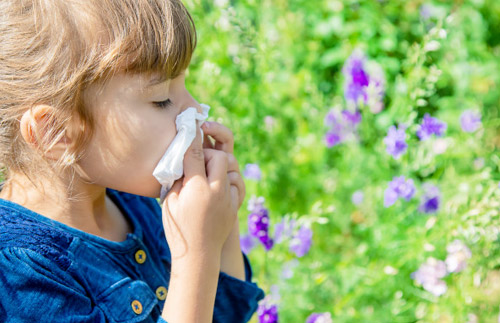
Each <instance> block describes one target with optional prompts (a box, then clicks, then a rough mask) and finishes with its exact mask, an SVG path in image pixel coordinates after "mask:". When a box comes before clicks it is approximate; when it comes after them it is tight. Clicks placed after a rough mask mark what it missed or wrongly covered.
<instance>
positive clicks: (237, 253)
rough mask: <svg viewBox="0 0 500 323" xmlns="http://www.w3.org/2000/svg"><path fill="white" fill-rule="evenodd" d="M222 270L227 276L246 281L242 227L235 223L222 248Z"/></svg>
mask: <svg viewBox="0 0 500 323" xmlns="http://www.w3.org/2000/svg"><path fill="white" fill-rule="evenodd" d="M220 270H221V271H222V272H225V273H226V274H228V275H230V276H233V277H235V278H238V279H240V280H245V266H244V261H243V254H242V253H241V246H240V226H239V222H238V221H237V220H236V221H234V227H233V230H232V231H231V233H230V234H229V237H228V238H227V240H226V242H225V243H224V246H223V247H222V255H221V263H220Z"/></svg>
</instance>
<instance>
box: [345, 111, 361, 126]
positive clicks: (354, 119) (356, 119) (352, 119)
mask: <svg viewBox="0 0 500 323" xmlns="http://www.w3.org/2000/svg"><path fill="white" fill-rule="evenodd" d="M342 117H343V118H344V121H346V122H349V123H351V124H352V125H353V126H354V125H357V124H358V123H360V122H361V113H360V112H359V110H356V111H354V112H351V111H349V110H343V111H342Z"/></svg>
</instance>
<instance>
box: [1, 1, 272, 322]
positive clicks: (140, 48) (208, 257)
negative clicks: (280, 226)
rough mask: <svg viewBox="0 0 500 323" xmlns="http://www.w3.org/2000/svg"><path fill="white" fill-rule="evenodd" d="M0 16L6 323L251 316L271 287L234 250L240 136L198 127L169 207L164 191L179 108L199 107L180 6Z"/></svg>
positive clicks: (26, 4) (17, 11) (16, 7)
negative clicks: (160, 176) (163, 167)
mask: <svg viewBox="0 0 500 323" xmlns="http://www.w3.org/2000/svg"><path fill="white" fill-rule="evenodd" d="M0 12H1V13H2V14H1V16H0V43H1V44H2V46H1V47H0V111H1V112H0V120H1V127H0V129H1V134H0V138H1V140H0V145H1V146H0V147H1V148H0V149H1V152H2V153H1V162H2V164H3V166H4V169H5V182H4V184H3V188H2V190H1V192H0V198H1V200H0V321H1V322H34V321H36V322H165V321H168V322H170V323H175V322H181V323H184V322H211V321H212V320H213V321H214V322H231V323H232V322H246V321H248V320H249V319H250V317H251V316H252V314H253V312H254V311H255V310H256V308H257V302H258V301H259V300H260V299H262V298H263V296H264V295H263V292H262V290H261V289H260V288H258V286H257V285H256V284H254V283H252V282H251V277H252V272H251V267H250V264H249V262H248V259H247V258H246V256H245V255H244V254H242V252H241V249H240V245H239V228H238V220H237V211H238V209H239V207H240V206H241V203H242V201H243V198H244V194H245V188H244V184H243V180H242V178H241V176H240V173H239V169H238V164H237V161H236V160H235V158H234V157H233V156H232V152H233V136H232V134H231V132H230V131H229V130H228V129H227V128H225V127H224V126H222V125H221V124H218V123H215V122H210V123H205V124H204V125H203V128H202V130H203V131H204V134H205V136H208V137H206V138H205V140H204V144H203V146H202V140H201V132H200V131H199V130H198V133H197V136H196V138H195V140H194V141H193V143H192V145H191V146H190V148H189V149H188V151H187V152H186V154H185V158H184V164H183V165H184V176H183V178H181V179H180V180H178V181H176V182H175V184H174V185H173V187H172V189H171V190H170V192H169V194H168V195H167V197H166V199H165V201H164V202H163V208H160V206H159V204H158V203H157V201H156V199H155V198H157V197H158V196H159V195H160V189H161V186H160V184H159V183H158V181H157V180H156V179H155V178H154V177H153V175H152V173H153V170H154V168H155V165H156V164H157V163H158V161H159V160H160V159H161V157H162V155H163V153H164V152H165V151H166V149H167V147H168V146H169V145H170V143H171V142H172V140H173V138H174V137H175V135H176V125H175V119H176V117H177V115H179V114H180V113H182V112H183V111H184V110H186V109H187V108H189V107H195V108H197V109H199V104H198V103H197V102H196V101H195V100H194V99H193V98H192V97H191V95H190V93H189V92H188V91H187V90H186V88H185V85H184V79H185V70H186V68H187V67H188V65H189V62H190V59H191V55H192V52H193V50H194V48H195V44H196V36H195V30H194V25H193V22H192V20H191V17H190V15H189V13H188V12H187V11H186V9H185V7H184V6H183V5H182V3H181V2H180V1H179V0H85V1H81V0H3V1H2V2H1V3H0ZM209 138H212V139H211V140H210V139H209ZM162 210H163V211H162ZM167 242H168V244H167Z"/></svg>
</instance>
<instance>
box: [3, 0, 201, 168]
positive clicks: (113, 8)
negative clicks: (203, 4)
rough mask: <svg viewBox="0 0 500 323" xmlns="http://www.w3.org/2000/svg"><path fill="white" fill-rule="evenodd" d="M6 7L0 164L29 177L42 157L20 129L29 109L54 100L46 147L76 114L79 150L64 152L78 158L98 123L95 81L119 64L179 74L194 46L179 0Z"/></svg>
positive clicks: (38, 2)
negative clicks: (90, 96) (91, 92)
mask: <svg viewBox="0 0 500 323" xmlns="http://www.w3.org/2000/svg"><path fill="white" fill-rule="evenodd" d="M0 12H1V14H0V44H1V45H0V151H1V155H0V156H1V157H0V164H1V165H2V167H4V168H5V170H7V175H8V173H9V172H10V171H21V172H23V173H24V174H26V175H28V177H29V175H31V174H32V173H33V170H34V169H37V168H38V167H37V166H38V165H39V164H40V163H43V162H44V158H43V152H42V154H41V156H33V154H32V153H30V149H29V148H28V145H27V143H26V142H25V141H24V140H23V138H22V137H21V135H20V129H19V121H20V119H21V117H22V115H23V114H24V113H25V112H26V111H27V110H28V109H30V108H32V107H33V106H35V105H38V104H47V105H49V106H52V107H54V108H55V111H56V112H55V113H54V114H53V115H50V116H49V121H48V122H49V125H50V129H49V131H48V132H47V134H46V138H44V140H43V141H42V142H46V143H47V145H46V147H50V146H51V144H54V143H56V142H57V141H58V140H60V139H61V138H62V136H64V132H65V129H66V126H67V125H68V123H69V122H70V121H72V120H75V119H76V120H78V122H79V123H80V126H81V131H80V133H79V134H78V136H77V138H76V144H75V147H76V148H75V151H71V152H70V151H68V152H66V154H65V156H63V157H62V158H61V160H68V158H69V160H72V159H75V158H76V159H78V158H79V156H81V154H82V153H83V152H84V148H85V145H86V143H88V140H89V139H90V138H91V136H92V134H93V129H94V119H93V117H92V113H90V111H88V109H86V107H85V106H84V103H83V98H82V93H83V91H84V90H85V89H86V88H87V87H88V86H89V85H91V84H95V83H96V82H98V81H103V80H104V81H105V80H106V79H108V78H109V77H110V76H111V75H113V74H115V73H117V72H121V71H124V72H131V73H153V72H156V73H160V74H161V75H162V76H164V77H165V79H168V78H174V77H176V76H177V75H179V74H180V73H181V72H182V70H184V69H186V68H187V66H188V65H189V62H190V60H191V55H192V53H193V51H194V48H195V46H196V31H195V27H194V23H193V20H192V18H191V16H190V14H189V13H188V11H187V10H186V8H185V7H184V5H183V4H182V3H181V1H180V0H2V1H1V2H0ZM31 151H32V150H31ZM61 164H63V163H62V162H61Z"/></svg>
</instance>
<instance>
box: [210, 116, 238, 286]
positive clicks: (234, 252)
mask: <svg viewBox="0 0 500 323" xmlns="http://www.w3.org/2000/svg"><path fill="white" fill-rule="evenodd" d="M202 128H203V131H204V133H205V140H204V142H203V145H204V146H205V147H206V148H215V149H217V150H222V151H224V152H225V153H226V154H227V156H228V161H229V165H228V178H229V180H230V184H231V186H232V187H235V188H236V189H237V190H238V195H237V196H233V197H232V198H233V199H234V200H235V201H236V200H237V205H238V208H239V207H241V204H242V203H243V200H244V198H245V183H244V181H243V178H242V177H241V174H240V170H239V166H238V162H237V161H236V158H235V157H234V155H233V147H234V139H233V134H232V133H231V131H230V130H229V129H228V128H226V127H224V126H223V125H221V124H219V123H217V122H209V123H207V122H205V123H204V124H203V126H202ZM210 137H212V138H213V139H214V142H212V141H211V138H210ZM233 203H234V202H233ZM220 269H221V271H223V272H225V273H226V274H228V275H231V276H233V277H235V278H237V279H240V280H245V266H244V262H243V254H242V252H241V245H240V226H239V221H238V220H236V221H235V223H234V226H233V230H232V231H231V233H230V234H229V237H228V238H227V240H226V242H225V243H224V246H223V247H222V253H221V267H220Z"/></svg>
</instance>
